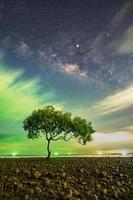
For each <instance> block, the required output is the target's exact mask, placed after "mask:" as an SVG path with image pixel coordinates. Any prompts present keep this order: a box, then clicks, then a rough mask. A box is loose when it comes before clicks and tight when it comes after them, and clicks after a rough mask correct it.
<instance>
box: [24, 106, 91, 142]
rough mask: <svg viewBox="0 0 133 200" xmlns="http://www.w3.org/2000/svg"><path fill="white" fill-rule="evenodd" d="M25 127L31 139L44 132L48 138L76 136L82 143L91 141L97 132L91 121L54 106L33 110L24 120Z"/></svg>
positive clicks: (66, 138)
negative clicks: (92, 135) (56, 108)
mask: <svg viewBox="0 0 133 200" xmlns="http://www.w3.org/2000/svg"><path fill="white" fill-rule="evenodd" d="M23 127H24V130H25V131H27V132H28V138H31V139H34V138H37V137H39V136H40V134H41V133H43V134H45V135H46V139H47V140H54V141H56V140H59V139H62V140H64V141H68V140H69V139H71V138H72V137H75V138H76V139H77V141H78V142H79V143H81V144H86V142H88V141H91V139H92V137H91V134H92V133H94V132H95V131H94V129H93V127H92V125H91V122H88V121H87V120H86V119H82V118H81V117H72V115H71V113H68V112H62V111H58V110H55V108H54V107H53V106H46V107H45V108H43V109H38V110H35V111H33V112H32V114H31V115H30V116H28V117H27V118H26V119H25V120H24V122H23Z"/></svg>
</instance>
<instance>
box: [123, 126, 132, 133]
mask: <svg viewBox="0 0 133 200" xmlns="http://www.w3.org/2000/svg"><path fill="white" fill-rule="evenodd" d="M123 130H126V131H129V132H131V133H133V125H132V126H127V127H125V128H123Z"/></svg>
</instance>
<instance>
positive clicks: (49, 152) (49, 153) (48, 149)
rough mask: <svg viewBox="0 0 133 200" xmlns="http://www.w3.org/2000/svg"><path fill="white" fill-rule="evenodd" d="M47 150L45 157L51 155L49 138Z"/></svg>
mask: <svg viewBox="0 0 133 200" xmlns="http://www.w3.org/2000/svg"><path fill="white" fill-rule="evenodd" d="M47 151H48V156H47V159H49V158H50V155H51V151H50V140H48V144H47Z"/></svg>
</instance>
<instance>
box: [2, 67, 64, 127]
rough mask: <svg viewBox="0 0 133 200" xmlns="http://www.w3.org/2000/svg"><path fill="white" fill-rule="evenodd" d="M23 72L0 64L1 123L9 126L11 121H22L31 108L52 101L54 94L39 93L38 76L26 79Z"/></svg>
mask: <svg viewBox="0 0 133 200" xmlns="http://www.w3.org/2000/svg"><path fill="white" fill-rule="evenodd" d="M23 74H24V72H23V71H22V70H9V69H7V68H5V67H4V66H2V65H0V83H1V84H0V121H1V125H2V124H5V123H7V122H9V124H8V126H10V124H11V122H18V121H22V120H23V119H24V118H25V117H26V116H27V114H30V112H32V110H34V109H37V108H39V107H42V106H45V105H47V104H49V103H50V102H52V101H54V97H55V94H54V92H52V91H50V92H44V93H43V94H42V95H40V94H39V91H40V89H41V88H40V84H39V81H40V80H39V79H38V78H36V79H32V80H26V79H25V78H24V76H23ZM53 104H54V103H53ZM55 105H56V103H55ZM60 106H61V105H60ZM57 107H59V104H57ZM16 126H17V124H16Z"/></svg>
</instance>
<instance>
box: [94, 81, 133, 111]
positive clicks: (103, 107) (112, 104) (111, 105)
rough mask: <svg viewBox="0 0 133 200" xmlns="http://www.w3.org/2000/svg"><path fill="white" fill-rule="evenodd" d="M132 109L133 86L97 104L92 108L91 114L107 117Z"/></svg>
mask: <svg viewBox="0 0 133 200" xmlns="http://www.w3.org/2000/svg"><path fill="white" fill-rule="evenodd" d="M130 107H133V85H130V86H128V87H127V88H125V89H123V90H119V91H116V92H115V93H114V94H112V95H110V96H107V97H106V98H104V99H103V100H102V101H100V102H98V103H96V104H95V105H94V106H92V108H91V112H93V114H95V115H107V114H110V113H114V112H118V111H121V110H123V109H127V108H130Z"/></svg>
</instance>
